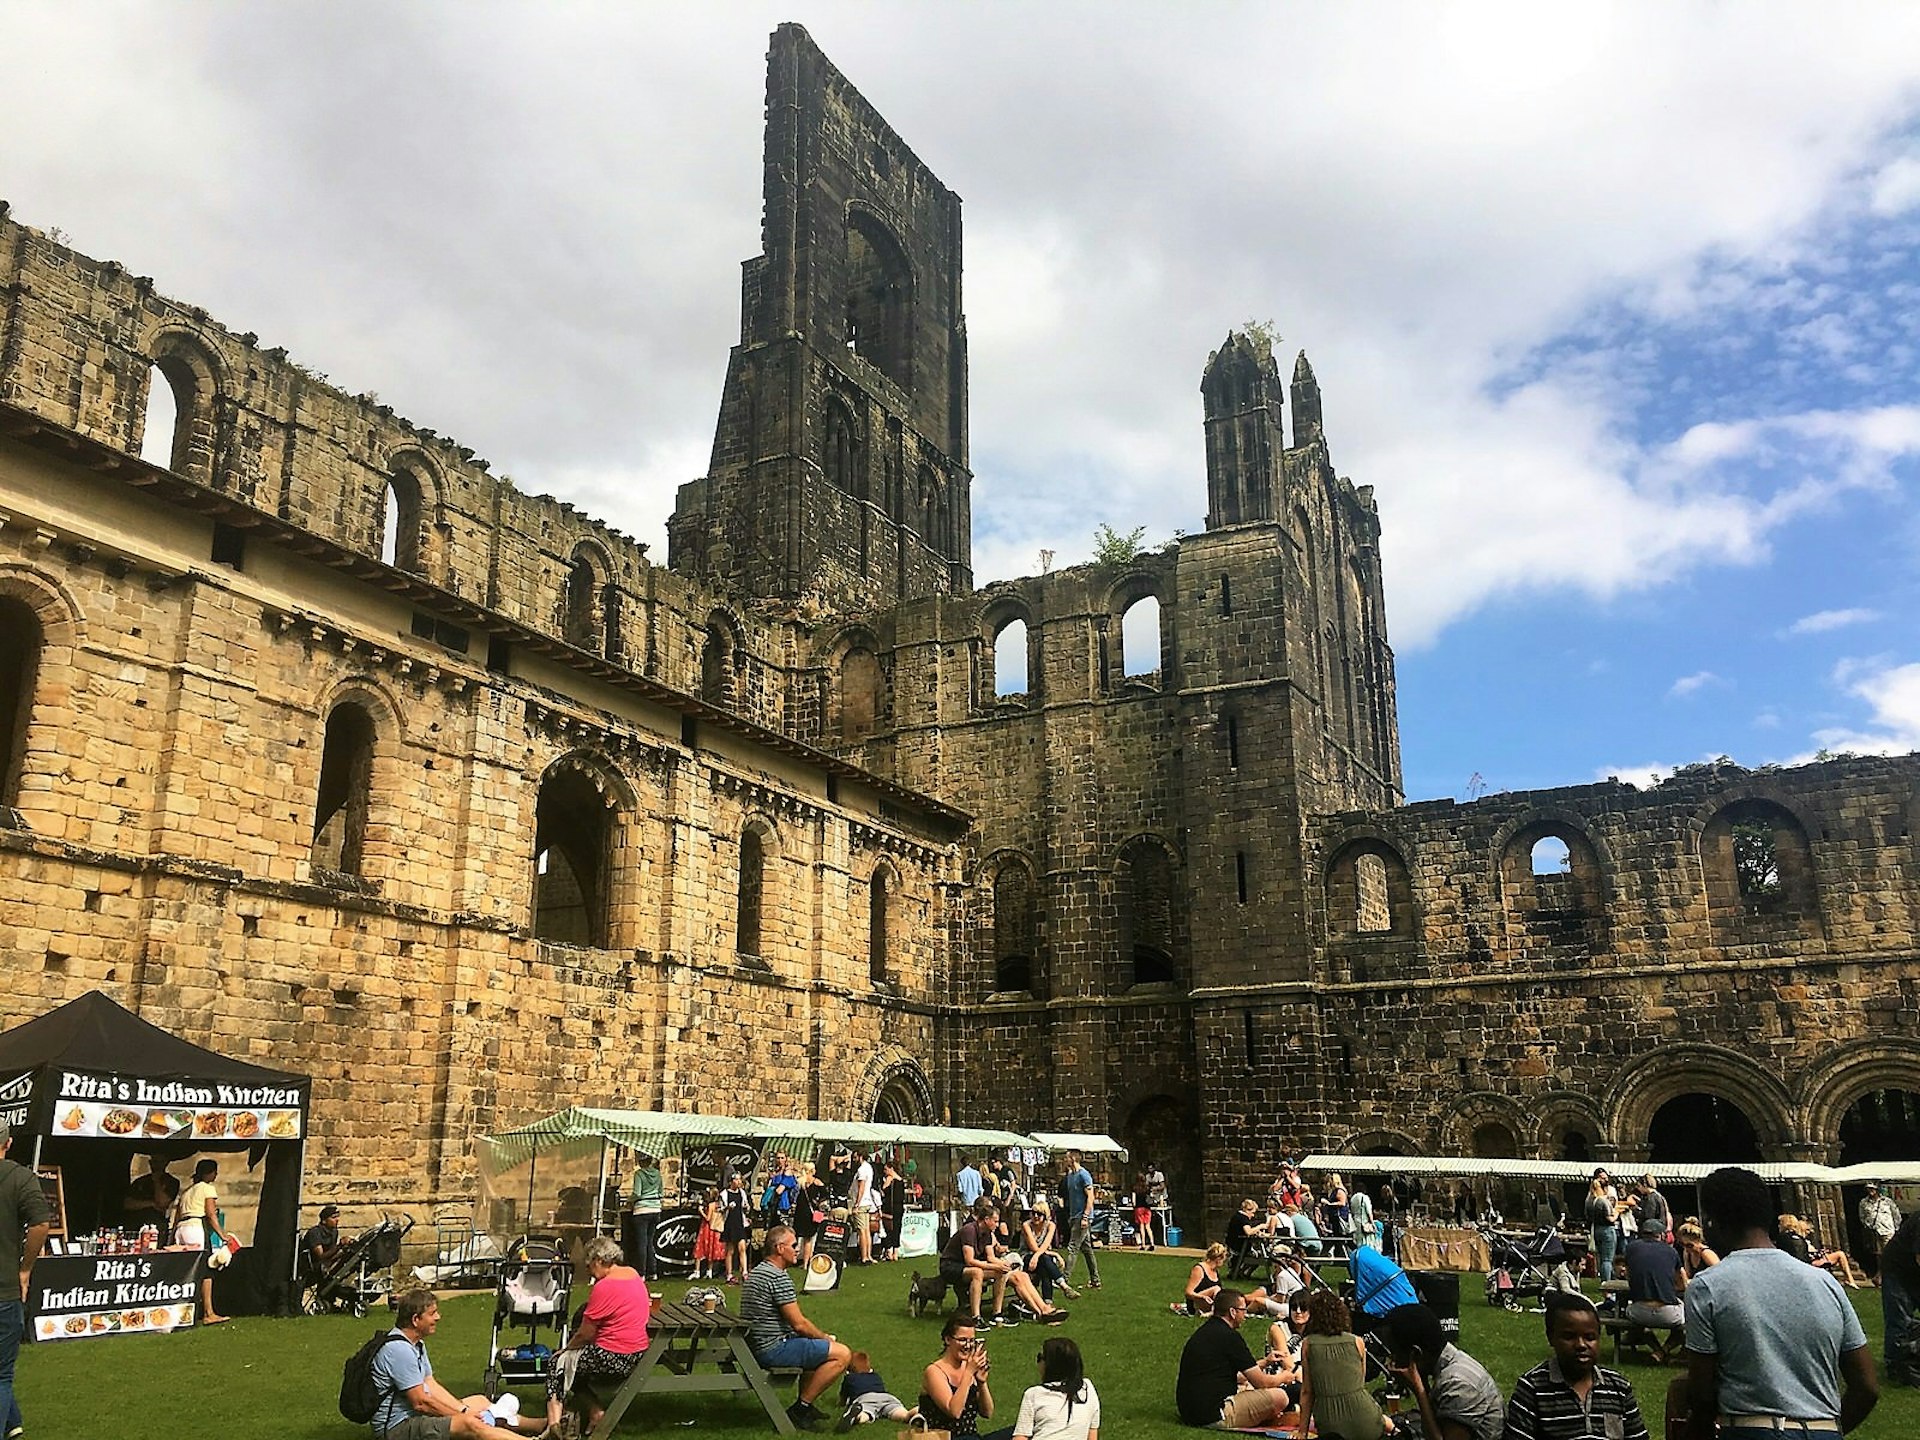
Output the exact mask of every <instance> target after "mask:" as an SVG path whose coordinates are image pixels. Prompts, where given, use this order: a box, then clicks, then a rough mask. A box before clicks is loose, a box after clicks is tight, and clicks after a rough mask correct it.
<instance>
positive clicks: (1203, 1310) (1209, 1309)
mask: <svg viewBox="0 0 1920 1440" xmlns="http://www.w3.org/2000/svg"><path fill="white" fill-rule="evenodd" d="M1226 1263H1227V1247H1226V1246H1224V1245H1222V1244H1221V1243H1220V1242H1219V1241H1218V1240H1216V1241H1214V1242H1213V1244H1211V1245H1209V1246H1208V1247H1207V1253H1206V1254H1204V1255H1202V1256H1201V1257H1200V1258H1199V1259H1198V1260H1196V1261H1194V1262H1193V1269H1191V1270H1189V1271H1188V1272H1187V1293H1186V1298H1185V1300H1184V1301H1181V1300H1173V1301H1169V1302H1168V1304H1167V1308H1168V1309H1169V1310H1171V1311H1172V1312H1173V1313H1174V1314H1176V1315H1211V1314H1212V1313H1213V1296H1214V1292H1215V1291H1217V1290H1218V1289H1219V1288H1220V1267H1221V1266H1222V1265H1224V1264H1226ZM1245 1294H1246V1297H1247V1308H1248V1309H1249V1310H1264V1311H1265V1312H1266V1313H1267V1314H1269V1315H1271V1316H1273V1317H1274V1318H1275V1319H1276V1320H1277V1319H1279V1318H1280V1317H1281V1316H1282V1315H1285V1314H1286V1313H1287V1311H1286V1307H1285V1306H1283V1305H1281V1304H1280V1303H1279V1302H1277V1301H1275V1300H1273V1299H1271V1298H1270V1297H1269V1296H1268V1295H1267V1292H1266V1290H1265V1289H1264V1288H1263V1287H1261V1286H1258V1285H1256V1286H1255V1287H1254V1288H1253V1289H1251V1290H1248V1291H1246V1292H1245Z"/></svg>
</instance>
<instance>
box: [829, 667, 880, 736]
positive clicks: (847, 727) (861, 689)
mask: <svg viewBox="0 0 1920 1440" xmlns="http://www.w3.org/2000/svg"><path fill="white" fill-rule="evenodd" d="M885 683H886V682H885V678H884V677H883V676H882V674H881V672H880V657H879V656H877V655H875V654H874V653H873V651H871V650H869V649H867V648H866V647H865V646H863V645H856V646H854V648H853V649H851V650H849V651H847V653H846V655H845V656H844V657H842V659H841V661H840V738H841V739H842V740H848V741H852V740H863V739H865V738H866V737H867V736H869V735H871V734H873V732H874V731H875V730H876V729H878V728H879V725H880V715H881V711H882V709H883V697H882V691H883V689H884V687H885Z"/></svg>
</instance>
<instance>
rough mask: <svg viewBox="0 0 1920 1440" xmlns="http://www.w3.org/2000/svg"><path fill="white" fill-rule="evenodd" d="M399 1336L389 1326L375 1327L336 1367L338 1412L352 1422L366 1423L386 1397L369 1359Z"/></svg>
mask: <svg viewBox="0 0 1920 1440" xmlns="http://www.w3.org/2000/svg"><path fill="white" fill-rule="evenodd" d="M396 1338H399V1337H397V1336H395V1335H394V1333H393V1331H392V1329H391V1328H388V1329H384V1330H376V1331H374V1332H373V1338H372V1339H370V1340H368V1341H367V1343H366V1344H364V1345H362V1346H361V1347H360V1348H359V1349H358V1350H356V1351H354V1352H353V1354H351V1355H349V1356H348V1357H347V1363H346V1364H344V1365H342V1366H341V1367H340V1413H341V1414H342V1415H344V1416H346V1417H347V1419H349V1420H351V1421H353V1423H354V1424H356V1425H366V1424H370V1423H371V1422H372V1420H373V1412H374V1411H376V1410H378V1409H379V1408H380V1402H381V1401H382V1400H383V1399H385V1398H386V1387H384V1386H383V1385H382V1384H381V1383H380V1382H379V1381H378V1380H376V1379H375V1378H374V1374H373V1362H374V1361H375V1360H378V1359H379V1358H380V1352H381V1351H382V1350H384V1349H386V1348H387V1342H388V1341H390V1340H394V1339H396Z"/></svg>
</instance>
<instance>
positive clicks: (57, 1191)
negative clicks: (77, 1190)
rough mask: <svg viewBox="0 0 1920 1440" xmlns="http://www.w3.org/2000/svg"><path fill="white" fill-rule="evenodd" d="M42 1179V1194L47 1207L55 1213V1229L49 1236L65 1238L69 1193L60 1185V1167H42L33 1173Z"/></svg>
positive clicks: (49, 1232)
mask: <svg viewBox="0 0 1920 1440" xmlns="http://www.w3.org/2000/svg"><path fill="white" fill-rule="evenodd" d="M33 1173H34V1174H36V1175H38V1176H39V1177H40V1189H41V1192H42V1193H43V1194H44V1195H45V1196H46V1197H47V1205H48V1207H49V1208H50V1209H52V1211H53V1228H52V1229H51V1230H49V1231H48V1232H47V1233H48V1234H49V1235H60V1236H65V1235H66V1233H67V1192H66V1190H65V1189H64V1188H62V1186H61V1184H60V1167H59V1166H58V1165H42V1166H40V1167H39V1168H38V1169H37V1170H35V1171H34V1172H33Z"/></svg>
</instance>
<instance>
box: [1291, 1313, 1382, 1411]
mask: <svg viewBox="0 0 1920 1440" xmlns="http://www.w3.org/2000/svg"><path fill="white" fill-rule="evenodd" d="M1311 1304H1312V1307H1313V1309H1312V1313H1311V1315H1310V1316H1309V1318H1308V1320H1307V1338H1306V1340H1305V1341H1304V1342H1303V1343H1302V1344H1301V1346H1300V1433H1301V1434H1303V1435H1304V1434H1306V1433H1307V1431H1308V1430H1309V1429H1312V1430H1315V1431H1317V1432H1318V1433H1319V1435H1320V1440H1380V1437H1381V1436H1382V1435H1386V1434H1389V1433H1391V1432H1390V1431H1389V1429H1388V1426H1387V1417H1386V1416H1384V1415H1382V1414H1381V1413H1380V1406H1379V1404H1378V1402H1376V1401H1375V1400H1374V1398H1373V1396H1372V1395H1370V1394H1368V1393H1367V1345H1366V1342H1365V1341H1364V1340H1362V1339H1361V1338H1360V1337H1359V1336H1358V1335H1355V1334H1354V1333H1353V1318H1352V1316H1351V1315H1349V1314H1348V1312H1347V1304H1346V1302H1345V1301H1344V1300H1342V1299H1341V1298H1340V1297H1339V1296H1338V1295H1336V1294H1334V1293H1333V1292H1332V1291H1331V1290H1318V1291H1315V1292H1314V1294H1313V1297H1312V1301H1311Z"/></svg>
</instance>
